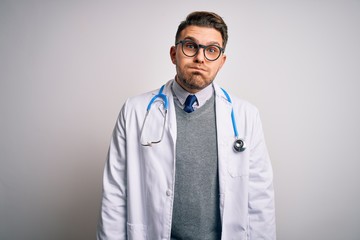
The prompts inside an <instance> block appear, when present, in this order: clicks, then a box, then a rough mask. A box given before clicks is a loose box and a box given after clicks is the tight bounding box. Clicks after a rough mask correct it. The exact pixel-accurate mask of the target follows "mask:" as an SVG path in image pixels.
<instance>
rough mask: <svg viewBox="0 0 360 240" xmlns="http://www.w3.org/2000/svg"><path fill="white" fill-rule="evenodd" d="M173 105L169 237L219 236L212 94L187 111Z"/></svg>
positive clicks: (209, 237)
mask: <svg viewBox="0 0 360 240" xmlns="http://www.w3.org/2000/svg"><path fill="white" fill-rule="evenodd" d="M175 106H176V107H175V108H176V121H177V141H176V172H175V193H174V206H173V218H172V228H171V239H189V240H190V239H209V240H210V239H214V240H215V239H220V238H221V220H220V208H219V181H218V157H217V156H218V154H217V141H216V119H215V97H214V95H213V96H212V97H211V98H210V99H209V100H208V101H207V102H206V103H205V104H204V105H203V106H202V107H201V108H199V109H197V110H196V111H194V112H191V113H186V112H185V111H183V109H181V108H180V107H179V106H178V105H177V104H175Z"/></svg>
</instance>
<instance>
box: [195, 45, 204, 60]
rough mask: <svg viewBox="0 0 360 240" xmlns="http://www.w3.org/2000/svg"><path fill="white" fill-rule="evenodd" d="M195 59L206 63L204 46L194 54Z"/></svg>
mask: <svg viewBox="0 0 360 240" xmlns="http://www.w3.org/2000/svg"><path fill="white" fill-rule="evenodd" d="M194 61H195V62H196V63H204V61H205V53H204V49H203V48H201V47H200V48H199V51H198V52H197V54H196V55H195V56H194Z"/></svg>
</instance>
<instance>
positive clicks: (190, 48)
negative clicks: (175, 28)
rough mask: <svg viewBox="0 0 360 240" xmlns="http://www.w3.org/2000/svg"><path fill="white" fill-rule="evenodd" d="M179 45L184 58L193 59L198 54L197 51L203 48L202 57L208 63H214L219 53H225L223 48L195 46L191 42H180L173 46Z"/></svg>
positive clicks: (195, 44)
mask: <svg viewBox="0 0 360 240" xmlns="http://www.w3.org/2000/svg"><path fill="white" fill-rule="evenodd" d="M180 43H181V50H182V52H183V53H184V55H185V56H188V57H194V56H195V55H196V54H198V52H199V49H200V48H203V49H204V56H205V58H206V59H207V60H209V61H215V60H216V59H218V58H219V57H220V55H221V53H223V52H224V51H225V49H224V48H221V47H219V46H218V45H214V44H212V45H208V46H205V45H201V44H197V43H196V42H194V41H192V40H188V39H187V40H181V41H179V42H177V43H175V46H176V45H178V44H180Z"/></svg>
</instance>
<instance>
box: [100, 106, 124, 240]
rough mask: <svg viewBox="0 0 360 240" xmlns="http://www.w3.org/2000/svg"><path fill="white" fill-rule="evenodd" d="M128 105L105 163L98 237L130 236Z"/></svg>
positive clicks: (116, 237)
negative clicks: (127, 147) (127, 233)
mask: <svg viewBox="0 0 360 240" xmlns="http://www.w3.org/2000/svg"><path fill="white" fill-rule="evenodd" d="M125 106H126V104H125V105H124V106H123V108H122V109H121V111H120V114H119V117H118V120H117V122H116V125H115V128H114V131H113V134H112V139H111V142H110V147H109V151H108V155H107V161H106V164H105V169H104V174H103V193H102V202H101V212H100V219H99V222H98V227H97V239H98V240H105V239H106V240H115V239H119V240H120V239H126V238H127V237H126V223H127V220H126V219H127V213H126V209H127V202H126V138H125V135H126V132H125V129H126V128H125V117H124V115H125Z"/></svg>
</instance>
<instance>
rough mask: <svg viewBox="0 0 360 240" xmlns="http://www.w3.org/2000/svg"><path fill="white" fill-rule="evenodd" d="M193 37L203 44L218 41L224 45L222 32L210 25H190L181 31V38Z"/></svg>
mask: <svg viewBox="0 0 360 240" xmlns="http://www.w3.org/2000/svg"><path fill="white" fill-rule="evenodd" d="M187 37H191V38H193V39H195V40H196V41H198V43H201V44H209V43H218V44H219V45H222V42H223V41H222V37H221V33H220V32H219V31H218V30H216V29H214V28H210V27H199V26H188V27H186V28H185V29H183V30H182V31H181V33H180V40H181V39H184V38H187Z"/></svg>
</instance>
